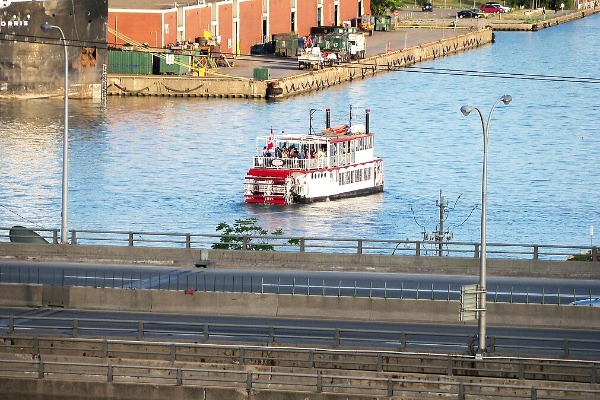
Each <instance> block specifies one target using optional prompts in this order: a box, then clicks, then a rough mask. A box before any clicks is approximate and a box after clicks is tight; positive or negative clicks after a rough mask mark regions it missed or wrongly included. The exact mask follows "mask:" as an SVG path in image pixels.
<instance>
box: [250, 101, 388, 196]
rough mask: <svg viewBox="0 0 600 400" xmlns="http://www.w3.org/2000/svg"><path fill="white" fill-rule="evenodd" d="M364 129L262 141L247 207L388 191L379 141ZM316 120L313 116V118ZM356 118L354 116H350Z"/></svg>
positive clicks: (361, 126)
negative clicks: (258, 204)
mask: <svg viewBox="0 0 600 400" xmlns="http://www.w3.org/2000/svg"><path fill="white" fill-rule="evenodd" d="M369 113H370V110H368V109H367V110H366V112H365V123H364V124H358V125H352V124H351V122H352V117H350V124H349V125H338V126H333V127H332V126H330V120H331V117H330V116H331V113H330V110H329V109H327V110H326V116H325V121H326V124H325V125H326V127H325V129H323V130H322V131H321V132H318V133H315V134H312V122H311V128H309V134H287V133H282V134H280V135H275V134H274V133H273V130H271V134H270V135H266V136H262V137H259V138H257V155H255V156H254V157H253V158H252V167H251V168H250V170H249V171H248V173H247V174H246V178H245V182H244V198H245V201H246V203H260V204H280V205H288V204H294V203H312V202H316V201H328V200H334V199H339V198H345V197H355V196H363V195H368V194H372V193H376V192H381V191H383V178H384V175H383V159H381V158H379V157H376V156H375V155H374V151H375V136H374V134H373V133H371V132H370V129H369ZM311 115H312V114H311ZM350 115H352V112H350Z"/></svg>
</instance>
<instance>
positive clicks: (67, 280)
mask: <svg viewBox="0 0 600 400" xmlns="http://www.w3.org/2000/svg"><path fill="white" fill-rule="evenodd" d="M51 271H52V272H51V275H50V274H49V272H48V268H46V267H43V266H40V267H33V266H31V267H28V268H26V269H25V268H22V267H20V266H0V283H14V284H38V285H51V286H78V287H93V288H120V289H155V290H176V291H182V290H188V291H193V292H205V293H216V292H240V293H260V294H278V295H282V294H285V295H300V296H337V297H355V298H383V299H415V300H440V301H444V300H445V301H458V300H460V296H461V285H459V284H450V283H449V284H433V283H420V282H416V283H415V284H405V283H404V282H397V281H390V282H388V281H387V280H385V279H384V280H381V279H379V280H369V281H364V282H362V283H360V282H358V281H357V280H350V281H348V280H341V279H310V278H305V279H300V278H296V277H286V276H284V277H281V276H277V277H274V276H272V275H262V274H260V273H258V274H257V276H243V275H242V276H238V277H236V276H235V275H231V276H226V275H221V276H217V275H213V276H208V277H207V274H204V273H202V274H199V273H196V272H195V271H193V272H190V271H184V272H181V271H176V272H165V273H160V272H159V273H151V272H143V273H142V272H135V271H125V270H123V271H120V272H118V273H115V271H108V272H107V271H106V270H103V269H100V270H95V269H92V270H91V269H78V268H77V267H74V266H73V267H68V268H62V269H52V270H51ZM597 296H598V293H597V292H593V291H592V289H587V290H579V291H577V290H576V289H575V288H574V289H573V290H572V291H567V290H564V291H562V292H561V290H560V288H555V287H552V288H549V289H546V288H543V287H542V288H540V289H537V291H530V290H529V289H528V288H515V286H511V287H510V288H507V289H504V290H503V289H500V287H499V286H498V285H496V286H493V285H490V286H488V288H487V301H488V302H489V303H510V304H554V305H570V304H571V303H572V302H574V301H578V300H592V299H595V298H596V297H597Z"/></svg>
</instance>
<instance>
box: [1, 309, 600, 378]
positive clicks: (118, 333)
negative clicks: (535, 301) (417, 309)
mask: <svg viewBox="0 0 600 400" xmlns="http://www.w3.org/2000/svg"><path fill="white" fill-rule="evenodd" d="M1 317H2V318H3V319H5V320H6V321H7V322H8V323H7V325H6V327H4V328H2V329H0V332H3V335H14V334H30V332H33V331H35V332H39V333H40V334H43V335H49V336H54V335H58V336H65V335H66V336H68V337H73V338H77V337H79V338H82V337H85V336H88V337H94V336H95V337H98V336H104V337H130V336H134V337H135V338H137V339H138V340H142V339H152V340H160V339H162V338H165V337H168V338H178V337H179V338H182V339H185V340H188V341H192V340H194V341H202V342H207V341H209V340H213V341H220V342H234V343H236V342H237V343H240V342H242V343H244V342H245V343H268V344H270V345H277V344H279V345H288V344H289V343H298V342H300V343H311V344H317V345H322V346H334V347H340V346H341V347H358V348H363V349H368V348H370V349H372V348H376V349H378V350H383V349H388V350H389V349H391V350H394V351H413V352H431V351H435V350H436V349H437V350H439V351H443V352H445V353H451V354H474V351H475V350H474V347H473V346H475V338H476V337H475V336H474V335H470V334H468V333H432V332H430V331H427V332H419V331H402V332H399V331H396V330H389V331H388V330H369V329H358V330H357V329H342V328H329V327H320V328H316V327H313V326H310V327H309V326H306V327H303V326H294V327H289V326H278V325H259V324H256V325H238V324H233V323H231V324H228V323H208V322H198V323H192V322H190V323H178V324H177V328H176V329H175V328H173V324H172V322H169V321H165V322H161V321H145V320H137V321H133V320H107V319H97V318H59V317H35V316H31V317H28V318H27V319H23V318H19V317H18V316H13V315H6V316H1ZM488 341H489V348H488V352H489V353H490V354H494V355H498V356H500V355H502V356H519V357H526V356H532V357H539V356H540V355H543V356H545V357H554V358H564V359H578V360H598V359H599V358H600V341H598V340H593V339H560V338H549V337H535V336H526V337H519V336H503V335H488ZM38 346H39V344H38ZM0 348H1V346H0ZM595 362H596V363H597V361H595ZM594 379H596V378H594Z"/></svg>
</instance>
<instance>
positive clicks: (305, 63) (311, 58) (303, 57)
mask: <svg viewBox="0 0 600 400" xmlns="http://www.w3.org/2000/svg"><path fill="white" fill-rule="evenodd" d="M323 63H324V59H323V55H322V54H321V49H320V48H319V46H312V47H306V48H304V49H302V50H301V51H300V55H299V56H298V67H299V68H300V69H305V68H307V69H308V68H311V69H321V68H323Z"/></svg>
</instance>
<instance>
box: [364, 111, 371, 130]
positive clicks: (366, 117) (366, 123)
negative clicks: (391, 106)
mask: <svg viewBox="0 0 600 400" xmlns="http://www.w3.org/2000/svg"><path fill="white" fill-rule="evenodd" d="M370 112H371V110H370V109H368V108H367V109H366V110H365V131H366V132H367V133H369V113H370Z"/></svg>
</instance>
